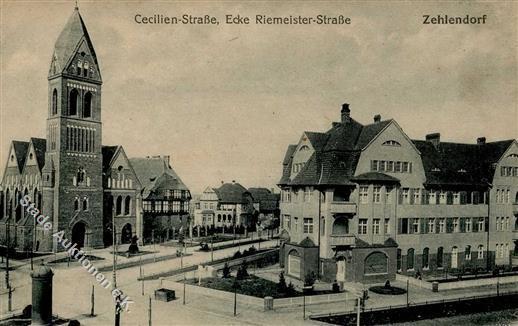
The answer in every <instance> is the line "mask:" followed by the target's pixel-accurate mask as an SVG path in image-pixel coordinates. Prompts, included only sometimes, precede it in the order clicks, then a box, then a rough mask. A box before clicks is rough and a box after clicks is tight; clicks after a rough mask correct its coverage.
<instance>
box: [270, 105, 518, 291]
mask: <svg viewBox="0 0 518 326" xmlns="http://www.w3.org/2000/svg"><path fill="white" fill-rule="evenodd" d="M341 113H342V119H341V122H339V123H338V122H335V123H333V126H332V128H331V129H330V130H328V131H327V132H325V133H314V132H304V133H303V135H302V136H301V138H300V139H299V141H298V143H297V144H293V145H289V146H288V149H287V152H286V155H285V159H284V162H283V175H282V178H281V180H280V182H279V187H280V188H281V190H282V192H281V205H280V207H281V227H282V229H283V231H282V234H281V238H282V241H283V246H282V248H281V264H282V265H283V266H284V268H285V269H286V271H287V274H288V275H291V276H293V277H297V278H301V279H303V278H304V277H305V275H307V274H308V273H311V272H314V273H315V274H316V275H318V277H319V278H321V279H323V280H326V281H334V280H337V281H339V282H381V281H384V280H387V279H388V280H392V279H394V278H395V274H396V273H402V274H405V275H413V276H415V275H423V276H424V277H428V276H429V277H437V276H440V275H444V274H445V273H465V272H480V271H487V270H492V269H493V268H495V266H505V268H511V267H512V266H513V265H518V264H517V263H518V261H516V260H515V259H514V258H513V254H514V252H517V249H518V246H517V247H516V248H517V249H515V241H516V240H517V239H518V237H517V236H516V234H518V232H515V230H518V224H517V221H516V214H518V212H517V209H516V208H517V204H516V203H517V202H518V195H517V191H518V143H517V142H516V140H514V139H512V140H506V141H498V142H486V141H485V138H479V139H478V140H477V142H476V143H474V144H459V143H449V142H441V141H440V135H439V134H430V135H427V136H426V140H424V141H423V140H412V139H410V138H409V137H408V136H407V135H406V134H405V133H404V131H403V130H402V129H401V127H400V126H399V125H398V124H397V122H396V121H394V120H392V119H390V120H384V121H382V120H381V116H379V115H376V116H375V117H374V123H371V124H367V125H362V124H360V123H358V122H357V121H355V120H354V119H352V118H351V116H350V109H349V106H348V104H344V105H343V107H342V111H341Z"/></svg>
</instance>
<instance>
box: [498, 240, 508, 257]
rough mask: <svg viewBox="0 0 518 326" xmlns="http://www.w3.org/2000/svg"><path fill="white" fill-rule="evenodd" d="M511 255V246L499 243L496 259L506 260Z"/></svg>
mask: <svg viewBox="0 0 518 326" xmlns="http://www.w3.org/2000/svg"><path fill="white" fill-rule="evenodd" d="M508 254H509V244H508V243H505V244H504V243H497V244H496V248H495V256H496V258H505V257H507V255H508Z"/></svg>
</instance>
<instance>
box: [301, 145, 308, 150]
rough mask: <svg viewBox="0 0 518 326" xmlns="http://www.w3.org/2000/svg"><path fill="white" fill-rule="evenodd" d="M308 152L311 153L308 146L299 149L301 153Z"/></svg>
mask: <svg viewBox="0 0 518 326" xmlns="http://www.w3.org/2000/svg"><path fill="white" fill-rule="evenodd" d="M306 151H309V147H308V145H302V146H300V148H299V152H306Z"/></svg>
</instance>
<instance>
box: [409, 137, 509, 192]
mask: <svg viewBox="0 0 518 326" xmlns="http://www.w3.org/2000/svg"><path fill="white" fill-rule="evenodd" d="M513 141H514V140H513V139H511V140H505V141H498V142H492V143H485V144H461V143H450V142H440V143H439V145H438V146H437V147H435V146H434V145H433V144H432V143H431V142H428V141H423V140H413V142H414V144H415V146H416V147H417V148H418V149H419V151H420V152H421V160H422V162H423V168H424V170H425V174H426V185H428V186H462V185H473V186H480V187H485V186H487V185H488V184H489V183H491V182H492V180H493V175H494V172H495V167H494V164H495V163H497V162H498V160H499V159H500V158H501V157H502V155H503V154H504V153H505V151H506V150H507V149H508V148H509V146H511V144H512V143H513Z"/></svg>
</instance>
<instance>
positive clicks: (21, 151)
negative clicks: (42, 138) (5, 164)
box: [13, 140, 29, 173]
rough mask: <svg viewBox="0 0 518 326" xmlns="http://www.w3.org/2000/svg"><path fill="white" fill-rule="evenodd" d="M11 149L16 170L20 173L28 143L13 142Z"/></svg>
mask: <svg viewBox="0 0 518 326" xmlns="http://www.w3.org/2000/svg"><path fill="white" fill-rule="evenodd" d="M13 147H14V153H15V154H16V159H17V160H18V169H19V170H20V173H22V171H23V166H24V165H25V159H26V157H27V151H28V150H29V142H26V141H18V140H13Z"/></svg>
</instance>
